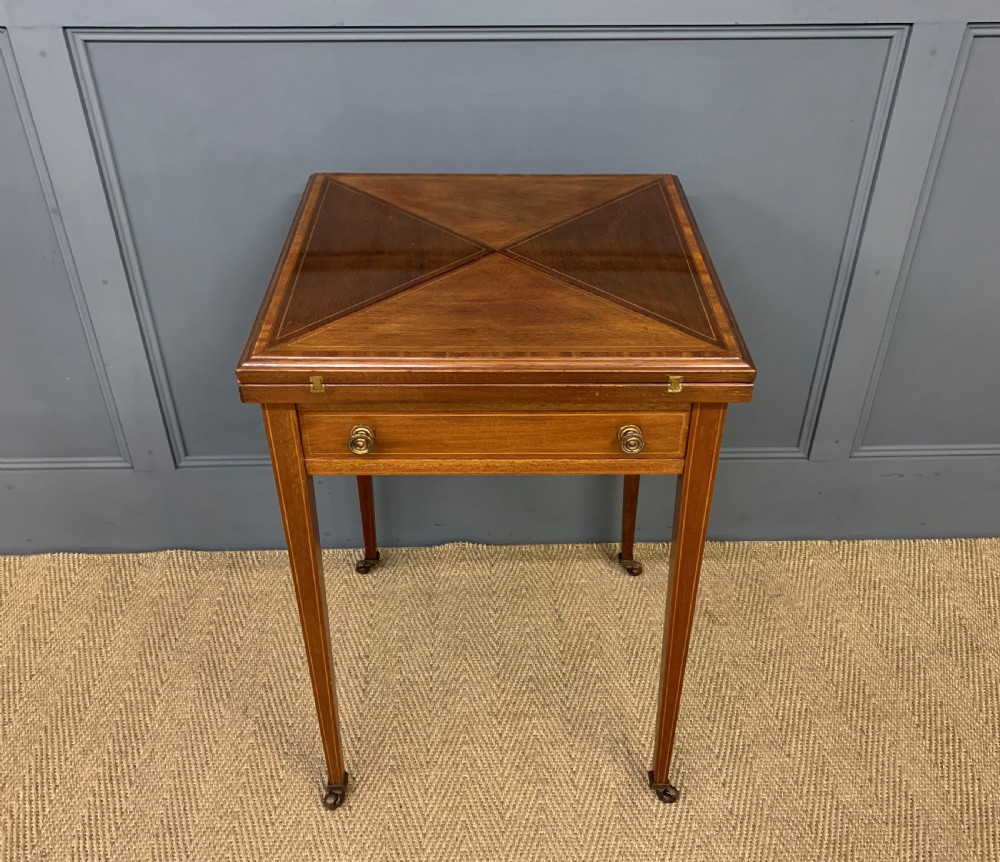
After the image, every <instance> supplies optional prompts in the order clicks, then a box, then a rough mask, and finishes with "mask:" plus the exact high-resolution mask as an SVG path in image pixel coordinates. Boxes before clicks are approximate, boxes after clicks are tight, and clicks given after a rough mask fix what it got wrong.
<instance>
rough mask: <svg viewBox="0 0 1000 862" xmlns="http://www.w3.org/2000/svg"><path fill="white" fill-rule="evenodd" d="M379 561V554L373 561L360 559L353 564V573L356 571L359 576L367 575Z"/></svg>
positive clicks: (380, 557) (380, 556)
mask: <svg viewBox="0 0 1000 862" xmlns="http://www.w3.org/2000/svg"><path fill="white" fill-rule="evenodd" d="M380 559H382V555H381V554H376V556H375V559H374V560H369V559H366V558H362V559H360V560H358V561H357V562H356V563H355V564H354V571H356V572H357V573H358V574H359V575H367V574H368V573H369V572H370V571H371V570H372V569H374V568H375V567H376V566H377V565H378V562H379V560H380Z"/></svg>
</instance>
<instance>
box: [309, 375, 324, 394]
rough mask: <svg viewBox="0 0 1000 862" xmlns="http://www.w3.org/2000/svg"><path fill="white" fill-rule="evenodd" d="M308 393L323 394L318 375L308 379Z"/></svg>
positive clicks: (321, 381) (321, 382)
mask: <svg viewBox="0 0 1000 862" xmlns="http://www.w3.org/2000/svg"><path fill="white" fill-rule="evenodd" d="M309 391H310V392H324V391H325V390H324V389H323V378H322V377H320V376H319V375H318V374H314V375H313V376H312V377H310V378H309Z"/></svg>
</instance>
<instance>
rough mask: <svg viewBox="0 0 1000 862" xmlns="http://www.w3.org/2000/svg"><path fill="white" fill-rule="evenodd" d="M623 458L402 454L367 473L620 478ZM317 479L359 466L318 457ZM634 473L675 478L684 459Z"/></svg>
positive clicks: (644, 465)
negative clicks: (656, 474) (428, 455)
mask: <svg viewBox="0 0 1000 862" xmlns="http://www.w3.org/2000/svg"><path fill="white" fill-rule="evenodd" d="M624 468H625V464H623V463H622V459H621V458H572V457H568V456H558V457H553V458H537V457H536V458H532V457H529V456H521V457H505V458H490V457H484V456H481V455H464V456H460V455H441V456H439V457H427V456H416V455H401V456H399V457H396V458H387V457H385V456H383V457H381V458H369V459H368V460H366V461H365V462H364V470H365V472H366V473H368V474H371V475H374V476H502V475H507V476H541V475H546V474H551V475H555V476H573V475H588V476H607V475H611V476H620V475H621V472H622V470H623V469H624ZM306 469H307V470H308V471H309V473H310V475H313V476H356V475H357V472H358V469H359V464H358V462H357V461H350V460H347V459H345V458H341V457H340V456H339V455H338V456H331V457H327V456H324V455H318V456H316V457H313V458H308V459H307V460H306ZM628 469H629V470H630V471H631V472H633V473H642V474H643V475H646V474H652V473H659V474H662V475H670V476H675V475H677V474H678V473H680V472H681V471H682V470H683V469H684V459H683V458H645V459H642V460H637V461H634V462H631V463H629V464H628Z"/></svg>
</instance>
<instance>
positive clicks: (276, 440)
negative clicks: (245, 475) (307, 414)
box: [262, 405, 347, 796]
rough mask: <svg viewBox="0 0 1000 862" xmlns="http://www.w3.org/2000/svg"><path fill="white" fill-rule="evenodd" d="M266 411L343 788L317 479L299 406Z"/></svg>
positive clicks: (309, 653) (298, 594)
mask: <svg viewBox="0 0 1000 862" xmlns="http://www.w3.org/2000/svg"><path fill="white" fill-rule="evenodd" d="M262 411H263V414H264V430H265V432H266V434H267V442H268V446H269V447H270V450H271V464H272V466H273V468H274V481H275V485H276V486H277V490H278V504H279V505H280V507H281V517H282V521H283V523H284V527H285V539H286V541H287V543H288V562H289V565H290V566H291V570H292V582H293V583H294V585H295V598H296V601H297V602H298V607H299V620H300V622H301V624H302V636H303V639H304V641H305V647H306V660H307V661H308V664H309V678H310V680H311V682H312V689H313V698H314V700H315V702H316V714H317V716H318V718H319V729H320V738H321V739H322V742H323V754H324V756H325V758H326V767H327V775H328V777H329V779H328V781H329V786H332V787H333V788H338V787H339V788H341V789H342V788H343V787H344V786H346V783H347V772H346V771H345V769H344V754H343V746H342V744H341V739H340V722H339V719H338V715H337V689H336V683H335V682H334V677H333V661H332V659H331V656H330V630H329V624H328V620H327V608H326V588H325V586H324V584H323V558H322V555H321V554H320V546H319V527H318V525H317V522H316V500H315V496H314V491H313V479H312V477H311V476H310V475H309V474H308V473H307V472H306V467H305V462H304V460H303V457H302V440H301V437H300V436H299V423H298V417H297V416H296V412H295V408H294V407H286V406H284V405H264V407H263V408H262ZM341 796H342V794H341Z"/></svg>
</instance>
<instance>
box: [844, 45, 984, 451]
mask: <svg viewBox="0 0 1000 862" xmlns="http://www.w3.org/2000/svg"><path fill="white" fill-rule="evenodd" d="M963 63H964V65H963V66H962V67H961V68H960V70H959V74H958V76H957V77H956V82H955V91H954V102H953V110H952V112H951V113H950V115H949V117H948V118H947V122H946V124H945V125H944V126H943V127H942V131H941V136H940V140H939V146H940V150H939V160H938V162H937V165H936V170H935V171H934V172H933V174H932V176H931V177H930V178H929V180H928V185H927V197H926V205H925V210H924V212H923V218H922V221H921V223H920V224H919V226H918V231H916V232H915V234H914V245H913V249H912V258H911V262H910V265H909V270H908V274H907V276H906V278H905V282H904V283H903V286H902V288H901V292H900V299H899V305H898V311H897V312H896V314H895V317H894V319H893V320H892V324H891V331H890V335H889V338H888V344H887V350H886V352H885V356H884V362H883V364H882V366H881V373H880V374H879V376H878V385H877V389H876V390H875V392H874V400H873V402H872V406H871V413H870V416H869V418H868V424H867V428H866V431H865V434H864V438H863V446H862V448H861V451H860V454H862V455H865V456H874V455H878V456H887V455H907V456H912V455H917V454H921V453H922V454H941V455H949V454H953V455H969V454H976V453H978V454H1000V398H998V397H996V395H995V392H996V384H997V371H998V369H1000V334H998V325H1000V277H998V273H1000V242H998V237H1000V168H998V158H997V156H998V152H1000V150H998V142H1000V86H998V82H1000V34H990V33H989V31H988V32H987V33H982V32H979V33H978V34H977V33H976V32H975V31H974V33H973V34H972V36H971V38H970V42H969V46H968V54H967V56H966V57H965V58H963Z"/></svg>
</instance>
